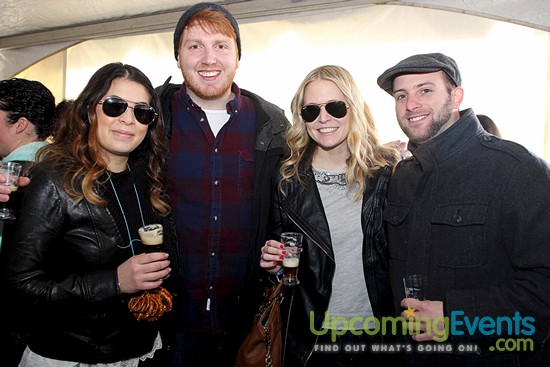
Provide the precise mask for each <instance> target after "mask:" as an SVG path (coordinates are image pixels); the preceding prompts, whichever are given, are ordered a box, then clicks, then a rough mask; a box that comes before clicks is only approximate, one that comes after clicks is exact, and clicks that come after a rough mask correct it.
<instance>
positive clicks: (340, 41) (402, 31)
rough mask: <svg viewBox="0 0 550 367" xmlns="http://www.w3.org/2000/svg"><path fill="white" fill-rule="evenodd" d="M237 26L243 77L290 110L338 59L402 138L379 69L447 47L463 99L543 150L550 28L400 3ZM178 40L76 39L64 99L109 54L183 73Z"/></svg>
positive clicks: (157, 74)
mask: <svg viewBox="0 0 550 367" xmlns="http://www.w3.org/2000/svg"><path fill="white" fill-rule="evenodd" d="M411 19H414V24H411V21H410V20H411ZM465 25H467V26H465ZM240 28H241V38H242V42H243V57H242V59H241V62H240V67H239V70H238V72H237V77H236V81H237V83H238V84H239V86H241V87H242V88H246V89H249V90H252V91H255V92H257V93H259V94H261V95H262V96H264V97H265V98H266V99H268V100H270V101H272V102H274V103H276V104H277V105H279V106H280V107H282V108H283V109H285V110H286V112H287V114H288V115H289V106H290V100H291V98H292V96H293V94H294V91H295V89H296V88H297V86H298V84H299V83H300V82H301V80H302V78H303V77H304V76H305V75H306V74H307V73H308V72H309V71H310V70H311V69H313V68H314V67H316V66H319V65H322V64H329V63H333V64H338V65H342V66H344V67H346V68H347V69H348V70H350V72H351V73H352V74H353V75H354V77H355V78H356V80H357V82H358V83H359V85H360V86H361V88H362V91H363V94H364V95H365V97H366V99H367V101H368V102H369V105H370V107H371V109H372V110H373V114H374V116H375V119H376V121H377V122H378V124H377V125H378V130H379V133H380V136H381V139H382V140H383V141H390V140H394V139H397V138H400V139H405V137H404V135H403V134H402V133H401V131H400V129H399V127H398V125H397V123H396V121H395V116H394V112H393V100H392V98H390V97H389V96H388V95H387V94H386V93H385V92H383V91H381V90H380V89H379V88H378V86H377V85H376V78H377V76H378V75H379V74H380V73H381V72H382V71H384V70H385V69H386V68H387V67H389V66H391V65H393V64H394V63H396V62H397V61H399V60H400V59H402V58H403V57H406V56H409V55H410V54H413V53H421V52H435V51H440V52H444V53H447V54H449V55H451V56H452V57H454V58H455V59H456V60H457V62H458V63H459V65H460V67H461V71H462V74H463V80H464V87H465V88H466V97H465V100H464V103H463V105H462V106H463V107H464V108H466V107H473V108H474V109H475V111H476V112H478V113H483V114H486V115H489V116H491V118H493V119H494V120H495V121H496V123H497V124H498V125H499V128H500V129H501V131H502V132H503V134H504V135H505V137H506V138H508V139H510V140H514V141H517V142H519V143H521V144H522V145H524V146H526V147H528V148H529V149H530V150H532V151H533V152H535V153H536V154H538V155H541V156H543V154H544V152H545V146H546V145H545V138H544V137H545V136H546V134H545V132H544V131H545V130H544V129H545V126H546V124H547V122H548V117H547V115H546V114H547V112H546V110H547V108H548V107H547V103H548V102H547V99H548V98H547V96H548V91H547V89H548V85H547V84H548V64H549V58H548V55H549V45H550V38H549V34H548V32H545V31H540V30H535V29H532V28H528V27H522V26H518V25H514V24H510V23H506V22H499V21H492V20H488V19H485V18H481V17H476V16H469V15H465V14H459V13H454V12H447V11H441V10H432V9H420V8H414V7H403V6H374V7H362V8H356V9H353V10H347V11H343V12H339V13H338V14H334V13H332V12H329V13H326V12H322V13H317V14H296V15H294V16H292V17H287V18H286V19H274V20H270V21H261V22H255V23H252V22H249V23H245V24H241V26H240ZM172 47H173V46H172V32H171V31H170V32H161V33H156V34H148V35H139V36H129V37H117V38H111V39H100V40H93V41H87V42H83V43H81V44H79V45H76V46H74V47H71V48H70V49H69V50H68V51H67V57H66V94H65V95H62V96H61V98H63V97H67V98H74V97H76V96H77V95H78V93H79V92H80V90H81V89H82V87H83V86H84V84H85V83H86V82H87V80H88V79H89V77H90V76H91V74H92V73H93V72H94V71H95V70H97V68H99V67H100V66H102V65H104V64H105V63H107V62H112V61H122V62H125V63H129V64H132V65H135V66H137V67H139V68H140V69H142V70H143V71H144V72H145V73H146V74H147V75H148V76H149V77H150V78H151V80H152V82H153V84H154V85H160V84H161V83H163V82H164V80H165V79H166V78H167V77H168V76H172V78H173V81H174V82H181V81H182V77H181V72H180V70H179V69H178V68H177V66H176V61H175V60H174V56H173V49H172ZM32 69H33V68H31V69H30V70H32ZM33 76H34V75H33ZM56 97H57V98H58V100H59V98H60V97H59V96H58V95H56Z"/></svg>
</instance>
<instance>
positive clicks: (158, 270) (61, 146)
mask: <svg viewBox="0 0 550 367" xmlns="http://www.w3.org/2000/svg"><path fill="white" fill-rule="evenodd" d="M157 111H159V104H158V99H157V96H156V93H155V91H154V89H153V87H152V85H151V82H150V81H149V79H148V78H147V77H146V76H145V75H144V74H143V73H142V72H141V71H140V70H138V69H136V68H135V67H133V66H130V65H123V64H121V63H111V64H108V65H105V66H104V67H102V68H100V69H99V70H98V71H97V72H96V73H95V74H94V75H93V76H92V77H91V79H90V81H89V82H88V84H87V85H86V87H85V88H84V89H83V91H82V93H81V94H80V95H79V97H78V98H77V99H76V100H74V101H73V102H72V103H71V104H70V105H69V106H67V109H66V110H65V111H64V113H63V115H62V116H61V117H60V119H59V122H58V124H59V125H58V126H57V129H56V134H55V136H54V142H53V143H52V144H50V145H48V146H46V147H44V148H43V149H41V150H40V151H39V153H38V158H39V163H37V164H36V166H35V167H34V168H33V171H32V174H33V178H32V180H31V183H30V185H29V186H28V187H25V189H24V191H25V192H24V195H23V200H22V204H21V208H20V212H19V215H18V220H17V222H16V223H15V226H14V227H15V228H14V233H13V236H12V237H11V240H10V244H9V246H6V248H5V249H4V250H5V253H3V254H2V255H3V257H4V258H5V262H4V264H5V265H4V276H5V279H6V280H7V282H8V284H9V285H10V286H11V288H12V289H13V291H14V292H15V294H16V295H17V298H18V299H19V300H20V302H21V304H22V305H24V306H25V310H26V314H25V315H24V316H25V319H26V320H27V321H29V322H27V323H26V324H27V333H28V348H27V349H26V351H25V353H24V355H23V358H22V360H21V363H20V366H38V365H40V366H76V365H78V366H88V365H97V364H102V365H104V364H107V365H108V366H137V365H138V364H139V363H140V360H146V359H147V358H150V357H152V356H153V355H154V353H155V351H156V350H158V349H160V348H161V347H162V341H161V338H160V335H159V326H158V321H156V319H157V318H158V317H150V316H151V315H150V313H152V312H150V311H147V312H146V313H143V314H142V315H141V316H140V317H138V316H137V315H135V314H132V312H131V311H130V309H129V307H128V303H129V301H130V300H131V299H132V297H136V296H139V295H140V294H143V292H144V291H145V292H153V291H154V290H156V289H161V288H159V287H161V286H162V285H163V283H164V282H165V279H166V277H167V276H168V275H169V274H170V272H171V270H172V269H171V267H172V266H177V263H178V261H177V259H176V250H175V245H174V243H173V239H172V238H173V237H172V236H171V232H172V231H171V226H172V225H171V220H170V216H169V213H170V206H169V204H168V202H167V201H166V200H165V198H164V196H163V192H164V190H165V172H164V167H165V154H166V152H165V146H164V127H163V122H162V119H160V118H159V116H158V114H157ZM148 224H162V225H163V226H164V243H163V248H162V252H156V253H143V246H142V244H141V241H140V237H139V236H138V229H139V228H140V227H143V226H145V225H148ZM169 254H170V255H169ZM169 257H170V259H169ZM174 273H177V269H174ZM174 278H177V276H176V277H170V279H169V280H168V281H173V279H174ZM168 298H169V297H165V299H163V301H164V302H166V303H164V304H163V305H162V306H163V307H164V308H165V309H164V311H166V308H168V309H169V306H170V304H168V302H169V299H168ZM134 303H136V302H134ZM134 306H135V305H134ZM151 310H153V308H151ZM155 312H156V311H155ZM156 316H160V314H157V315H156ZM141 318H143V319H147V318H148V319H149V320H148V321H146V320H140V319H141Z"/></svg>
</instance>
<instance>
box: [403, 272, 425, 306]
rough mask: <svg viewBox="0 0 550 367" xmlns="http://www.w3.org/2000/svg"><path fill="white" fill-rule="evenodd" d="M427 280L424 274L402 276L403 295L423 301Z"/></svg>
mask: <svg viewBox="0 0 550 367" xmlns="http://www.w3.org/2000/svg"><path fill="white" fill-rule="evenodd" d="M427 282H428V280H427V278H426V276H425V275H416V274H415V275H407V276H406V277H405V278H403V286H404V287H405V297H406V298H416V299H418V300H420V301H424V300H425V299H426V283H427Z"/></svg>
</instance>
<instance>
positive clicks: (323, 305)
mask: <svg viewBox="0 0 550 367" xmlns="http://www.w3.org/2000/svg"><path fill="white" fill-rule="evenodd" d="M391 172H392V168H391V167H390V166H386V167H383V168H380V169H379V170H377V171H376V172H375V174H374V176H373V177H371V178H369V179H368V182H367V187H366V191H365V193H364V194H363V206H362V210H361V216H362V220H361V223H362V228H363V270H364V274H365V280H366V283H367V284H366V286H367V290H368V294H369V298H370V302H371V304H372V309H373V312H374V316H375V317H381V316H383V315H384V316H390V315H393V307H392V294H391V290H390V281H389V273H388V247H387V242H386V235H385V231H384V227H383V222H382V210H383V207H384V204H385V197H386V190H387V187H388V183H389V180H390V176H391ZM300 175H301V179H302V181H303V185H302V184H300V183H298V182H297V180H292V182H289V183H285V184H284V188H285V190H286V196H284V195H283V194H282V193H281V192H280V191H279V187H278V186H279V181H280V180H281V176H280V175H279V176H277V178H276V179H274V182H273V193H272V200H273V201H274V202H273V203H272V206H271V208H272V213H271V218H270V219H271V221H270V236H271V238H273V239H278V238H280V234H281V233H282V232H286V231H294V232H300V233H303V234H304V241H303V253H302V255H301V256H300V258H301V261H300V269H299V278H300V285H298V286H297V287H293V289H287V290H286V294H285V300H284V302H283V306H282V307H283V323H284V327H285V330H284V334H283V336H286V338H285V341H284V342H283V343H284V344H285V348H284V354H285V366H303V365H305V364H306V363H307V360H308V359H309V357H310V355H311V353H312V351H313V347H314V345H315V342H316V340H317V336H316V335H315V334H314V333H312V332H311V331H310V311H313V314H314V326H315V329H316V330H321V329H322V323H323V319H324V317H325V311H326V310H327V309H328V304H329V299H330V295H331V292H332V279H333V276H334V271H335V265H336V264H335V260H334V254H333V250H332V244H331V240H330V230H329V226H328V222H327V219H326V216H325V213H324V209H323V204H322V202H321V197H320V195H319V191H318V190H317V186H316V183H315V179H314V176H313V172H312V170H311V168H310V167H308V168H307V169H304V170H302V171H301V172H300Z"/></svg>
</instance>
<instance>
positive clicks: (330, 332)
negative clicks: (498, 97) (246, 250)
mask: <svg viewBox="0 0 550 367" xmlns="http://www.w3.org/2000/svg"><path fill="white" fill-rule="evenodd" d="M291 109H292V116H293V120H294V123H293V124H292V126H291V127H290V128H289V129H288V131H287V134H286V139H287V142H288V145H289V147H290V149H291V153H290V156H289V157H288V159H286V160H285V161H284V162H283V164H282V166H281V168H280V172H279V175H278V177H277V178H276V180H275V182H274V183H273V187H274V189H273V195H272V200H273V203H272V208H273V209H272V213H271V217H270V238H273V239H274V240H269V241H267V242H266V244H265V245H264V246H263V247H262V249H261V251H262V255H261V260H260V266H261V267H262V268H264V269H265V270H267V271H268V272H270V273H272V274H275V273H277V272H278V271H279V270H280V269H281V260H282V259H283V256H284V246H283V245H282V243H280V242H279V239H280V234H281V233H282V232H288V231H292V232H300V233H302V234H303V252H302V253H301V259H300V265H299V273H298V278H299V280H300V284H298V285H297V286H295V287H292V288H291V287H288V288H287V294H286V298H285V300H284V304H283V309H284V310H285V312H284V317H283V318H284V323H285V332H284V336H285V342H284V358H285V366H304V365H306V364H307V366H336V365H339V366H340V365H345V366H356V365H361V366H368V365H371V364H372V363H373V362H374V361H375V360H377V359H381V357H384V358H387V356H380V355H376V354H371V353H370V352H369V347H368V346H369V345H370V344H371V343H378V342H381V341H382V336H381V335H374V336H369V335H367V333H365V330H364V328H365V327H367V328H370V327H371V326H372V325H371V324H369V323H365V324H364V323H363V321H364V320H366V319H367V318H369V317H370V318H372V317H381V316H383V315H391V314H393V308H392V298H391V292H390V285H389V278H388V273H387V271H388V269H387V264H388V259H387V245H386V239H385V235H384V231H383V227H382V209H383V205H384V201H385V193H386V188H387V184H388V182H389V179H390V175H391V172H392V168H393V164H394V162H397V160H398V153H397V151H396V150H394V149H392V148H390V147H385V146H383V145H381V144H380V143H379V141H378V138H377V136H376V131H375V130H376V129H375V125H374V121H373V118H372V115H371V112H370V110H369V107H368V105H367V103H366V102H365V101H364V99H363V97H362V96H361V93H360V91H359V88H358V87H357V85H356V83H355V81H354V79H353V78H352V76H351V75H350V73H349V72H348V71H347V70H345V69H344V68H342V67H339V66H333V65H327V66H321V67H318V68H316V69H315V70H313V71H312V72H310V73H309V74H308V75H307V76H306V78H305V79H304V81H303V82H302V84H301V85H300V87H299V88H298V91H297V92H296V94H295V96H294V98H293V100H292V105H291ZM352 318H355V319H354V320H359V319H360V320H363V321H361V322H355V323H353V325H352V326H351V327H349V324H350V323H349V322H347V321H351V319H352ZM337 320H340V321H339V322H337ZM343 320H347V321H345V322H343ZM371 320H372V319H371ZM346 324H348V325H346ZM350 345H353V346H354V347H353V348H357V350H356V352H352V351H346V349H349V346H350ZM346 346H348V347H346Z"/></svg>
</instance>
